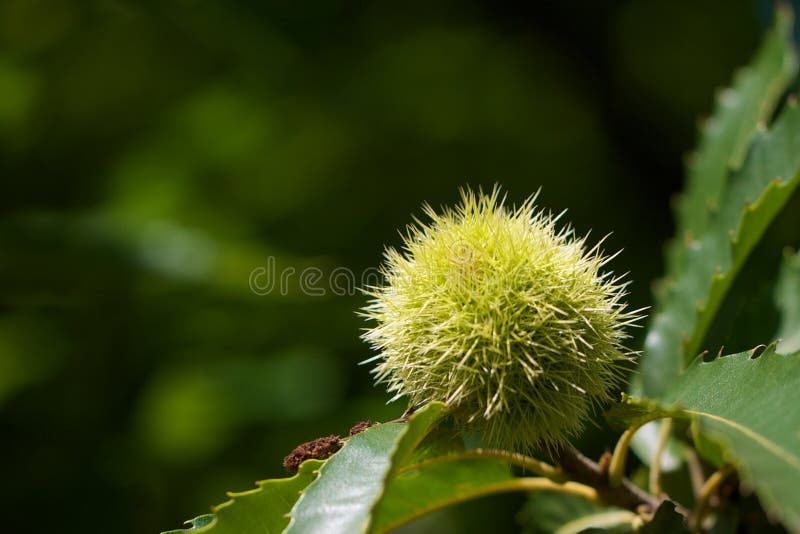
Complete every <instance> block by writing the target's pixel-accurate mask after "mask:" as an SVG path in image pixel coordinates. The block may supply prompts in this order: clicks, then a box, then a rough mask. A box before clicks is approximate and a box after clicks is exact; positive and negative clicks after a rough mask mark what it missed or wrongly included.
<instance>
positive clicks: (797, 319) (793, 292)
mask: <svg viewBox="0 0 800 534" xmlns="http://www.w3.org/2000/svg"><path fill="white" fill-rule="evenodd" d="M775 301H776V302H777V304H778V308H779V309H780V312H781V325H780V328H779V329H778V336H777V337H778V338H779V339H780V340H781V342H780V343H779V344H778V349H777V350H778V352H780V353H782V354H788V353H790V352H795V351H798V350H800V252H798V253H797V254H790V253H789V252H788V251H787V253H786V254H785V256H784V258H783V265H782V266H781V272H780V275H779V276H778V284H777V286H776V287H775Z"/></svg>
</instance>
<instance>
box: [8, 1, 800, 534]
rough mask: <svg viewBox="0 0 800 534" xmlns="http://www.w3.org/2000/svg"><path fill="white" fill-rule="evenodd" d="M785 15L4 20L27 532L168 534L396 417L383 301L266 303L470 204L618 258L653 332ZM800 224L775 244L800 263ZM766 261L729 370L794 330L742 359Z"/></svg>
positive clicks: (754, 268) (13, 399) (121, 13)
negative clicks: (520, 215) (541, 218)
mask: <svg viewBox="0 0 800 534" xmlns="http://www.w3.org/2000/svg"><path fill="white" fill-rule="evenodd" d="M579 4H580V3H579ZM769 4H770V2H766V1H764V2H749V1H746V2H725V1H722V0H713V1H711V0H710V1H703V2H689V1H686V2H673V1H667V0H648V1H627V2H615V3H599V2H586V3H584V4H583V5H578V4H574V3H571V4H570V5H569V6H567V5H564V6H549V7H545V6H536V7H532V6H527V7H513V6H510V5H505V6H498V5H495V3H493V2H488V1H484V2H480V1H476V2H471V3H463V2H448V1H443V2H436V3H429V2H411V3H406V4H404V5H403V8H402V9H399V8H397V6H394V5H390V4H384V3H368V2H358V1H355V2H349V3H347V4H338V3H331V2H312V3H302V4H301V3H290V2H275V3H271V2H270V3H265V2H255V1H245V0H239V1H231V2H222V1H213V0H205V1H189V0H169V1H164V2H154V1H145V2H133V1H126V0H89V1H85V2H76V1H74V2H70V1H68V0H3V1H2V2H0V177H2V181H0V184H2V192H1V193H0V210H2V218H1V219H0V253H1V254H2V256H0V258H2V259H0V295H2V297H0V436H2V440H0V453H2V457H3V459H4V460H3V475H4V476H3V477H2V480H3V483H2V490H0V496H1V497H2V500H3V503H4V505H5V506H6V508H7V509H8V510H13V511H14V513H13V514H7V515H6V516H5V517H4V523H3V524H4V528H6V529H8V531H9V532H28V531H45V529H48V530H51V529H52V528H53V527H54V525H53V521H55V520H56V519H55V518H58V519H57V521H58V527H57V530H58V531H60V532H87V531H91V530H97V531H105V530H106V527H109V526H110V525H113V530H114V531H115V532H120V533H124V532H154V531H157V530H159V529H160V528H162V527H165V526H169V525H177V524H179V522H180V521H181V520H182V519H184V518H185V517H190V516H191V515H193V514H194V513H195V512H197V511H198V510H202V509H203V508H204V507H205V506H206V505H207V504H208V503H210V502H220V501H221V500H222V499H221V495H220V494H219V489H220V488H248V487H251V485H252V480H253V478H254V477H258V478H269V477H274V476H280V475H281V474H282V468H281V466H280V463H279V461H278V459H279V458H280V457H281V456H282V455H284V454H285V453H287V452H288V451H289V450H291V449H292V447H293V446H294V445H295V444H296V443H298V442H301V441H305V440H307V439H311V438H314V437H317V436H318V435H323V434H329V433H344V432H345V431H346V429H347V428H348V427H349V426H350V425H351V424H352V423H354V422H355V421H358V420H360V419H373V420H385V419H390V418H392V417H394V416H396V415H398V414H399V413H400V411H402V406H399V405H397V404H395V405H390V406H385V405H384V402H385V400H386V398H387V396H386V395H385V394H383V393H382V392H381V391H380V390H376V389H373V388H372V387H371V379H370V377H369V375H368V372H367V369H365V368H363V367H358V366H356V365H355V364H356V363H357V362H358V361H360V360H362V359H364V358H365V357H367V356H368V349H367V348H366V346H364V345H363V344H362V343H361V342H360V341H359V339H358V336H359V333H360V330H359V329H360V328H361V327H362V322H361V320H360V319H358V318H357V317H356V316H355V313H354V311H355V310H356V309H357V308H359V307H360V306H361V305H363V303H364V301H365V299H364V298H363V297H361V296H359V295H357V294H353V295H349V296H337V295H333V294H331V293H330V291H329V290H328V293H327V295H325V296H309V295H304V294H303V292H302V291H300V286H299V283H298V278H297V274H295V276H294V278H292V279H290V284H289V285H288V289H289V290H288V292H287V294H285V295H284V294H279V293H277V292H273V293H272V294H270V295H257V294H255V293H253V292H252V291H251V289H250V287H249V285H248V280H249V277H250V274H251V272H252V270H253V269H255V268H258V267H264V266H266V265H267V261H268V258H269V257H274V258H275V265H276V267H277V269H283V268H288V267H294V268H295V269H296V271H297V273H299V271H301V270H302V269H303V268H304V267H308V266H314V267H318V268H320V269H321V270H322V272H323V273H324V275H325V278H324V279H323V280H321V281H319V283H318V284H317V286H318V287H322V288H325V287H326V280H327V277H328V275H330V273H331V272H332V271H333V270H334V269H335V268H337V267H346V268H348V269H351V270H353V271H354V272H356V273H361V272H363V271H364V269H366V268H368V267H370V266H374V265H377V264H378V263H379V261H380V255H381V252H382V246H383V244H384V243H387V242H389V243H391V244H395V245H396V244H397V243H398V242H399V237H398V235H397V232H396V229H397V228H399V227H402V225H404V224H405V223H406V222H407V221H408V220H409V215H410V214H411V213H416V214H419V205H420V204H421V203H422V202H423V201H429V202H430V203H431V204H433V205H434V206H437V205H439V204H441V203H448V204H452V203H453V200H454V199H456V198H457V188H458V186H459V185H462V184H466V183H469V184H472V185H476V186H477V185H483V186H484V187H490V186H491V185H492V184H493V183H495V182H499V183H502V184H503V186H504V187H505V189H506V190H507V191H509V192H510V193H511V200H512V201H519V200H521V199H523V198H525V197H527V196H528V195H530V194H531V193H532V192H534V191H535V190H537V189H538V188H539V187H540V186H541V187H542V194H541V196H540V202H541V204H543V205H544V206H546V207H548V208H552V209H553V210H554V211H560V210H562V209H564V208H569V210H570V213H569V219H570V220H571V221H573V222H574V223H575V225H576V227H577V229H578V231H579V233H585V232H586V231H588V230H589V229H590V228H591V229H593V232H594V234H593V235H595V236H596V237H599V236H602V235H604V234H606V233H608V232H610V231H612V230H613V231H614V234H613V236H611V238H610V239H609V241H608V245H607V246H608V249H609V250H616V249H618V248H622V247H624V248H625V249H626V251H625V253H624V254H623V255H622V256H621V257H620V259H618V260H616V261H615V262H614V265H613V267H614V268H616V269H618V270H620V271H627V270H630V271H631V275H630V278H631V279H633V280H634V281H635V283H634V285H633V286H632V291H633V294H632V297H631V300H632V304H633V305H634V306H637V307H638V306H643V305H647V304H649V303H650V302H651V299H650V295H649V289H650V288H649V285H648V283H649V281H650V280H651V279H653V278H654V277H656V276H658V275H659V274H661V273H660V272H659V269H660V265H661V257H662V250H661V244H662V243H663V242H664V241H665V240H666V238H667V237H668V236H669V235H670V234H671V232H672V229H671V228H670V226H669V224H670V223H669V221H670V219H671V217H670V212H669V204H668V198H669V195H670V194H671V193H672V192H674V191H676V190H678V189H679V187H680V176H681V174H682V168H681V155H682V153H683V152H684V151H686V150H687V149H688V148H689V147H691V146H692V145H693V144H694V140H695V132H694V128H693V124H694V120H695V118H696V117H697V116H698V115H701V114H703V113H705V112H707V110H709V109H710V107H711V101H710V98H709V95H711V94H712V90H713V89H714V88H715V87H718V86H721V85H723V84H725V83H727V81H728V79H729V74H730V72H731V71H732V70H733V68H734V67H736V66H738V65H741V64H744V63H745V62H746V60H747V59H748V58H749V56H750V54H751V51H752V50H753V49H754V47H755V43H756V42H757V40H758V37H759V35H760V33H761V31H762V29H763V27H764V25H765V24H766V22H767V21H768V20H769ZM675 35H680V39H676V38H675ZM786 213H787V215H785V216H784V220H782V222H781V223H780V224H778V225H776V229H774V230H773V234H775V236H773V237H774V239H773V241H774V242H779V243H787V242H795V243H796V242H797V234H796V232H795V233H791V232H790V231H789V230H787V229H791V228H796V227H797V222H798V221H797V219H798V216H797V215H796V214H797V213H798V211H797V209H792V208H791V207H790V208H788V209H787V210H786ZM767 242H768V243H769V239H768V240H767ZM765 247H766V245H765ZM755 256H758V257H764V255H755ZM771 258H772V259H771V260H764V261H763V262H762V263H763V265H762V263H758V261H761V260H758V261H756V263H754V264H752V265H750V266H749V268H748V269H749V270H750V272H751V274H750V275H749V277H748V278H749V279H750V280H751V282H750V283H749V285H748V287H747V288H746V289H747V291H746V292H744V291H741V289H742V288H737V287H734V292H733V295H732V296H731V297H730V298H729V302H728V303H727V305H726V308H724V310H723V311H724V313H723V316H722V318H721V319H720V321H719V322H718V324H715V325H714V327H713V328H712V331H711V338H712V340H713V339H715V336H716V338H718V339H722V338H724V339H726V340H730V339H732V341H726V344H729V345H728V346H729V349H730V350H729V351H728V352H733V351H735V350H740V349H744V348H749V346H751V345H752V344H754V343H758V342H761V341H762V340H763V339H764V338H766V337H769V336H770V335H771V334H772V333H773V331H774V330H775V321H776V320H773V324H766V323H769V322H770V318H769V317H768V316H767V317H761V323H764V324H763V325H762V326H761V330H758V329H757V328H754V330H753V331H752V332H750V331H740V332H737V335H738V337H734V338H731V337H730V336H729V335H728V334H729V332H728V331H727V330H726V329H727V328H729V326H727V325H730V324H732V323H733V320H732V317H734V316H736V315H739V316H742V315H744V316H746V314H747V312H748V309H752V308H754V307H749V306H748V305H747V304H748V303H749V302H752V301H754V300H757V299H760V298H761V299H763V300H764V302H768V301H769V300H770V299H771V293H772V287H771V286H769V285H768V284H766V283H765V282H760V281H759V280H762V278H761V277H758V276H757V275H755V274H753V273H758V272H760V270H764V271H770V270H772V269H774V268H775V266H777V264H778V262H779V261H780V257H779V255H773V256H771ZM770 262H771V263H770ZM769 278H770V277H765V279H769ZM753 280H755V282H753ZM737 289H739V291H737ZM725 310H727V311H725ZM739 323H741V321H738V322H737V324H739ZM737 343H740V345H736V344H737ZM591 432H597V431H595V430H592V431H591ZM587 439H589V441H591V436H589V438H587ZM514 499H517V500H516V501H515V500H514ZM509 502H510V504H509ZM519 502H520V500H519V497H518V496H509V497H507V498H502V499H497V500H495V501H492V502H491V503H489V504H488V505H487V504H486V503H484V504H480V503H478V504H474V505H471V506H470V509H471V510H473V511H474V512H475V513H474V515H473V516H468V515H466V514H449V515H438V516H434V517H432V518H426V519H425V520H423V521H426V522H427V523H424V524H422V525H418V526H423V527H424V526H425V525H428V526H431V525H433V524H435V525H437V528H440V529H443V530H447V529H451V530H453V531H459V529H461V530H463V525H465V524H468V525H471V526H473V527H478V526H480V524H481V523H480V521H487V519H486V516H487V514H482V513H481V510H482V508H481V506H486V507H489V506H491V508H494V509H496V508H497V506H503V505H505V506H507V508H508V510H515V509H516V508H518V506H517V505H518V504H519ZM484 510H485V508H484ZM42 511H45V512H46V513H43V512H42ZM89 514H91V518H92V519H91V522H90V521H88V516H89ZM509 516H510V514H509ZM459 521H461V522H462V523H459ZM489 525H491V527H493V528H495V529H500V528H502V526H503V525H501V524H500V523H499V522H498V521H497V520H496V519H493V520H492V521H491V522H490V523H489ZM507 526H508V528H510V529H514V528H515V526H514V524H513V518H511V519H508V525H507Z"/></svg>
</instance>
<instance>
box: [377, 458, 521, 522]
mask: <svg viewBox="0 0 800 534" xmlns="http://www.w3.org/2000/svg"><path fill="white" fill-rule="evenodd" d="M513 480H514V477H513V475H512V473H511V468H510V467H509V466H508V464H506V463H504V462H500V461H496V460H482V459H481V460H475V459H472V460H451V461H447V457H444V458H441V459H436V460H434V461H432V462H422V463H421V464H418V465H412V466H411V467H410V468H406V469H403V470H402V471H401V472H400V473H398V475H397V477H396V478H394V479H393V480H392V481H391V482H390V483H389V485H388V487H387V488H386V494H385V495H384V496H383V498H382V499H381V500H380V502H379V503H378V506H377V507H376V509H375V515H374V521H373V524H372V529H371V531H370V532H373V533H384V532H387V531H389V530H391V529H393V528H396V527H398V526H400V525H402V524H405V523H407V522H408V521H411V520H412V519H415V518H417V517H420V516H422V515H424V514H427V513H429V512H431V511H433V510H438V509H440V508H443V507H445V506H448V505H451V504H455V503H458V502H463V501H466V500H469V499H474V498H476V497H480V496H483V495H489V494H492V493H498V492H500V491H503V490H504V487H505V486H508V483H509V482H511V481H513ZM506 491H507V490H506Z"/></svg>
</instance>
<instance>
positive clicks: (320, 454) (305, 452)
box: [283, 436, 343, 475]
mask: <svg viewBox="0 0 800 534" xmlns="http://www.w3.org/2000/svg"><path fill="white" fill-rule="evenodd" d="M342 445H343V443H342V438H340V437H339V436H327V437H324V438H317V439H315V440H311V441H307V442H305V443H303V444H301V445H298V446H297V447H295V449H294V450H293V451H292V452H290V453H289V455H288V456H287V457H286V458H284V459H283V467H285V468H286V471H288V472H289V474H292V475H293V474H295V473H297V469H298V468H299V467H300V464H302V463H303V462H304V461H306V460H310V459H314V460H325V459H326V458H330V457H331V456H333V453H335V452H336V451H338V450H339V449H341V448H342Z"/></svg>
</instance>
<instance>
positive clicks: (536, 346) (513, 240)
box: [362, 188, 640, 452]
mask: <svg viewBox="0 0 800 534" xmlns="http://www.w3.org/2000/svg"><path fill="white" fill-rule="evenodd" d="M535 200H536V196H533V197H531V198H529V199H528V200H527V201H526V202H524V203H523V204H522V205H520V206H519V207H516V208H515V207H508V206H506V202H505V198H501V196H500V191H499V189H498V188H495V189H494V190H493V191H492V192H491V193H489V194H486V193H483V192H478V193H475V192H473V191H471V190H463V191H462V195H461V203H460V204H459V205H458V206H457V207H456V208H454V209H445V210H444V211H443V212H442V213H436V212H435V211H434V210H433V209H431V208H430V206H427V205H426V206H425V207H424V213H425V214H426V216H427V217H428V218H429V221H428V222H425V223H423V222H419V221H417V223H416V224H415V225H412V226H409V228H408V231H407V234H406V236H405V244H404V247H403V248H402V249H401V250H396V249H393V248H388V249H387V250H386V253H385V263H384V265H383V268H382V272H383V275H384V277H385V283H384V284H383V285H380V286H377V287H372V288H369V289H368V290H367V292H368V294H369V295H370V297H371V300H370V302H369V304H368V305H367V306H366V307H365V308H364V309H363V311H362V313H363V315H364V316H366V317H367V318H368V319H369V320H371V321H373V323H374V326H372V327H371V328H370V329H368V330H367V331H366V332H365V333H364V335H363V338H364V339H365V340H366V341H367V342H369V343H370V344H371V345H372V346H373V347H374V348H375V350H376V351H377V355H375V356H374V357H373V358H370V359H369V360H367V361H366V362H365V363H370V362H376V363H377V365H376V367H375V368H374V371H373V372H374V374H375V377H376V380H377V382H379V383H385V384H386V385H387V388H388V390H389V392H390V393H392V394H394V398H393V399H392V400H395V399H398V398H400V397H407V398H408V400H409V402H410V405H411V406H420V405H423V404H425V403H427V402H430V401H442V402H444V403H446V404H447V405H448V406H449V407H450V408H451V410H452V414H453V416H454V417H455V418H456V420H457V421H459V422H460V424H461V425H462V426H463V428H465V429H471V430H476V431H479V432H480V433H481V434H482V436H483V440H484V442H485V443H486V444H487V445H490V446H494V447H500V448H506V449H511V450H517V451H523V452H530V451H532V450H535V449H541V448H544V449H551V448H553V447H556V446H559V445H561V444H563V443H564V442H565V441H567V440H568V439H569V438H570V437H571V436H574V435H576V434H577V433H579V432H580V430H581V429H582V427H583V423H584V421H585V420H586V419H587V418H588V416H589V415H590V413H591V411H592V409H593V407H595V406H597V405H598V404H599V403H601V402H603V401H606V400H608V399H609V398H610V397H611V395H612V392H613V391H614V390H615V387H616V386H618V384H619V382H620V380H621V376H622V362H624V361H626V360H630V359H631V358H632V356H633V354H634V353H632V352H631V351H629V350H628V349H626V348H625V346H624V344H623V343H624V341H625V340H626V339H627V338H628V334H627V333H626V331H625V328H626V327H627V326H628V325H632V324H634V323H635V322H636V321H637V320H638V319H639V318H640V316H639V312H640V310H637V311H628V309H627V306H626V304H625V303H624V302H623V298H624V297H625V295H626V289H625V288H626V286H627V283H624V282H622V281H621V280H620V277H615V276H614V275H613V273H611V272H605V273H603V272H601V269H603V267H604V266H605V265H606V264H607V262H608V261H609V259H610V258H606V257H605V256H604V255H603V253H602V251H601V250H600V244H599V243H598V244H597V245H595V246H594V247H592V248H588V247H587V243H586V238H585V237H583V238H579V237H576V235H575V233H574V231H573V230H572V229H571V228H570V227H568V226H567V227H563V228H560V229H559V228H558V226H557V223H558V217H554V216H552V215H551V214H550V213H548V212H545V211H542V210H539V209H537V208H536V206H535V204H534V202H535Z"/></svg>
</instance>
